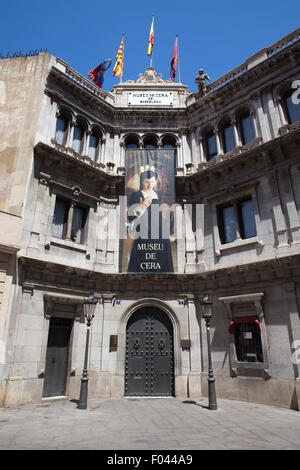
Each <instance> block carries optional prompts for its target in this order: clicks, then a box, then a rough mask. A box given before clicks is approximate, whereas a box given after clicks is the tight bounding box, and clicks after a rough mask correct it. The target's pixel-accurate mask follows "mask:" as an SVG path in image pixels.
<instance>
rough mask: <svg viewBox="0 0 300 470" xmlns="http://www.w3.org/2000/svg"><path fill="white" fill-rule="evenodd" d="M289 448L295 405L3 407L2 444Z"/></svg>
mask: <svg viewBox="0 0 300 470" xmlns="http://www.w3.org/2000/svg"><path fill="white" fill-rule="evenodd" d="M17 449H18V450H46V449H48V450H133V449H134V450H139V449H140V450H141V449H143V450H198V449H203V450H204V449H205V450H212V449H216V450H217V449H218V450H221V449H223V450H232V449H243V450H288V449H290V450H294V449H300V412H297V411H293V410H288V409H284V408H276V407H271V406H267V405H259V404H255V403H246V402H239V401H232V400H224V399H219V400H218V410H215V411H212V410H209V409H207V399H198V400H191V399H179V398H157V399H146V398H133V399H130V398H121V399H113V398H110V399H104V398H103V399H89V402H88V408H87V409H86V410H79V409H78V408H77V403H76V402H75V401H69V400H51V401H44V402H42V403H39V404H28V405H22V406H19V407H16V408H13V407H12V408H0V450H17Z"/></svg>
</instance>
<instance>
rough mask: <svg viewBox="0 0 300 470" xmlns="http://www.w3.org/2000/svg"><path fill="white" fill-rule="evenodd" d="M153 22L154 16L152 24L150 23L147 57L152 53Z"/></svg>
mask: <svg viewBox="0 0 300 470" xmlns="http://www.w3.org/2000/svg"><path fill="white" fill-rule="evenodd" d="M153 22H154V17H153V18H152V24H151V29H150V34H149V40H148V52H147V57H149V56H150V55H151V54H152V49H153V43H154V32H153Z"/></svg>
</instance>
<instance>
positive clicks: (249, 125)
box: [239, 112, 255, 145]
mask: <svg viewBox="0 0 300 470" xmlns="http://www.w3.org/2000/svg"><path fill="white" fill-rule="evenodd" d="M239 125H240V133H241V139H242V145H246V144H248V143H249V142H251V141H252V140H253V139H254V137H255V135H254V127H253V121H252V117H251V116H250V113H249V112H246V113H244V114H242V115H241V117H240V120H239Z"/></svg>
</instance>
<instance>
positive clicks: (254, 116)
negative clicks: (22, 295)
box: [250, 110, 259, 139]
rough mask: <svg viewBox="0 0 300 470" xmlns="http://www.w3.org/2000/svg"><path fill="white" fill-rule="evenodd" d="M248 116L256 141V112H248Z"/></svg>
mask: <svg viewBox="0 0 300 470" xmlns="http://www.w3.org/2000/svg"><path fill="white" fill-rule="evenodd" d="M250 116H251V119H252V124H253V130H254V138H255V139H256V138H257V137H259V135H258V129H257V122H256V112H255V111H254V110H252V111H250Z"/></svg>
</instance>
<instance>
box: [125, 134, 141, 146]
mask: <svg viewBox="0 0 300 470" xmlns="http://www.w3.org/2000/svg"><path fill="white" fill-rule="evenodd" d="M125 147H126V148H127V149H137V148H139V140H138V138H137V137H136V136H134V135H130V136H128V137H126V139H125Z"/></svg>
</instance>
